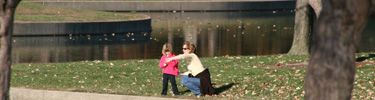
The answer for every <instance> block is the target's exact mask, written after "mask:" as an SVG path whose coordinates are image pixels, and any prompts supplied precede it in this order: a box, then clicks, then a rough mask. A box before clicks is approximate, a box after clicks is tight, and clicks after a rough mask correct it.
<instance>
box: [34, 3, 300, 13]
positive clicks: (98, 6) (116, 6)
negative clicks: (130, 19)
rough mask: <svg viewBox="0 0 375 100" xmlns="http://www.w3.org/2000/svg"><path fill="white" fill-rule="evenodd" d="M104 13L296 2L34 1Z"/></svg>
mask: <svg viewBox="0 0 375 100" xmlns="http://www.w3.org/2000/svg"><path fill="white" fill-rule="evenodd" d="M29 3H40V4H47V5H53V6H61V7H69V8H77V9H90V10H102V11H174V10H175V11H238V10H243V11H245V10H278V9H295V7H296V1H295V0H265V1H32V2H29Z"/></svg>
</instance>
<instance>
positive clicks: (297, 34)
mask: <svg viewBox="0 0 375 100" xmlns="http://www.w3.org/2000/svg"><path fill="white" fill-rule="evenodd" d="M296 8H297V11H296V16H295V22H294V23H295V25H294V37H293V44H292V47H291V49H290V50H289V52H288V54H293V55H304V54H309V46H310V45H309V42H310V33H311V26H312V21H313V16H312V9H311V7H310V6H309V4H308V2H307V0H297V5H296Z"/></svg>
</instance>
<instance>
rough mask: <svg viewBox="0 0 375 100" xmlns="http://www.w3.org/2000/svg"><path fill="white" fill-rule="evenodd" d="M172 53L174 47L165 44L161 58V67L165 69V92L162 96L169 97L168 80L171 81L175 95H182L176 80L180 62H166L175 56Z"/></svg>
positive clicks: (163, 91)
mask: <svg viewBox="0 0 375 100" xmlns="http://www.w3.org/2000/svg"><path fill="white" fill-rule="evenodd" d="M172 52H173V50H172V45H171V44H169V43H165V44H164V45H163V50H162V53H163V56H162V57H161V59H160V62H159V67H160V68H162V69H163V90H162V92H161V95H167V91H168V80H170V81H171V84H172V90H173V94H174V95H179V94H180V93H179V92H178V89H177V85H176V78H175V76H178V60H173V61H170V62H168V63H167V62H165V59H167V58H171V57H174V56H175V55H174V54H173V53H172Z"/></svg>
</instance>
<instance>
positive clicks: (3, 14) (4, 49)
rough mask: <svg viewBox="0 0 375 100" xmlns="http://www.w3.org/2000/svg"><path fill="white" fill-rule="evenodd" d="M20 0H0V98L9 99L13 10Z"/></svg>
mask: <svg viewBox="0 0 375 100" xmlns="http://www.w3.org/2000/svg"><path fill="white" fill-rule="evenodd" d="M19 2H20V0H0V4H1V5H2V6H1V8H0V24H1V26H0V36H1V48H0V98H1V99H2V100H9V87H10V72H11V64H12V62H11V58H10V56H11V51H12V50H11V47H12V45H11V43H12V31H13V18H14V12H15V10H16V7H17V5H18V3H19Z"/></svg>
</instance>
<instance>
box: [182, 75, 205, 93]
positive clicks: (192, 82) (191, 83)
mask: <svg viewBox="0 0 375 100" xmlns="http://www.w3.org/2000/svg"><path fill="white" fill-rule="evenodd" d="M181 84H182V85H184V86H185V87H186V88H188V89H189V90H190V91H191V92H193V93H194V94H196V95H201V90H200V79H199V78H190V77H188V76H186V75H181Z"/></svg>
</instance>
